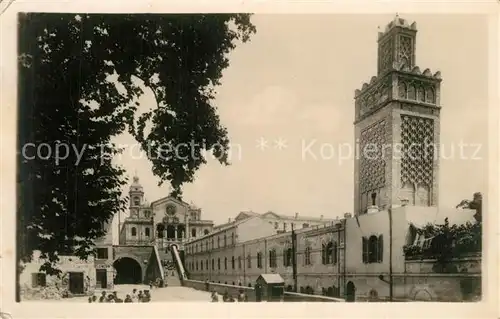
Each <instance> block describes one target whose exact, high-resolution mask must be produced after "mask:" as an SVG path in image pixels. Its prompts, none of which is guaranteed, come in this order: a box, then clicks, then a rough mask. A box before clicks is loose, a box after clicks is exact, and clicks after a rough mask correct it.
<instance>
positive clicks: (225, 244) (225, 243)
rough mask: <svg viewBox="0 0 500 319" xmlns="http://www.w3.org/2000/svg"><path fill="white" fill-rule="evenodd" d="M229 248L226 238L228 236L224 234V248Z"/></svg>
mask: <svg viewBox="0 0 500 319" xmlns="http://www.w3.org/2000/svg"><path fill="white" fill-rule="evenodd" d="M226 246H227V237H226V234H224V247H226Z"/></svg>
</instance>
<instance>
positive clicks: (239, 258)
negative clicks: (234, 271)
mask: <svg viewBox="0 0 500 319" xmlns="http://www.w3.org/2000/svg"><path fill="white" fill-rule="evenodd" d="M238 269H241V256H238Z"/></svg>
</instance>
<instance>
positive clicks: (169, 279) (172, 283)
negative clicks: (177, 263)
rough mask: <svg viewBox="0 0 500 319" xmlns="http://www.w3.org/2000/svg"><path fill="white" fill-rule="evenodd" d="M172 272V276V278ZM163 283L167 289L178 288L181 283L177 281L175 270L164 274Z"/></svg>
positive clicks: (177, 276)
mask: <svg viewBox="0 0 500 319" xmlns="http://www.w3.org/2000/svg"><path fill="white" fill-rule="evenodd" d="M172 272H173V273H174V275H173V276H172ZM165 281H166V283H167V285H168V287H178V286H182V284H181V281H180V279H179V275H178V274H177V270H168V271H166V272H165Z"/></svg>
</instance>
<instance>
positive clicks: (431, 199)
mask: <svg viewBox="0 0 500 319" xmlns="http://www.w3.org/2000/svg"><path fill="white" fill-rule="evenodd" d="M416 35H417V25H416V23H415V22H414V23H412V24H411V25H410V24H409V23H408V22H407V21H406V20H404V19H402V18H400V17H399V16H398V15H396V17H395V18H394V20H393V21H391V22H390V23H389V24H388V25H387V27H386V28H385V31H384V32H379V34H378V70H377V76H373V77H372V78H371V80H370V83H365V84H363V87H362V89H361V90H356V92H355V121H354V127H355V138H356V143H359V144H358V145H359V147H357V151H358V154H357V156H356V157H355V163H354V212H355V214H357V215H359V214H365V213H367V212H368V213H369V212H371V211H378V210H379V209H384V208H388V207H389V206H392V205H400V204H401V202H403V201H404V202H406V203H407V204H408V205H415V206H436V205H437V200H438V171H439V159H438V156H437V155H436V154H439V120H440V110H441V106H440V85H441V73H440V72H436V73H434V74H432V73H431V71H430V70H429V69H425V70H424V71H423V72H421V71H420V68H419V67H417V66H416V50H415V49H416Z"/></svg>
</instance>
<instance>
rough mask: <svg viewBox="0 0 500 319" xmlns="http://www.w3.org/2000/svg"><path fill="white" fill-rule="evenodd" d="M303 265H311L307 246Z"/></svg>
mask: <svg viewBox="0 0 500 319" xmlns="http://www.w3.org/2000/svg"><path fill="white" fill-rule="evenodd" d="M304 264H306V265H310V264H311V247H309V246H307V247H306V250H305V252H304Z"/></svg>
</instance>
